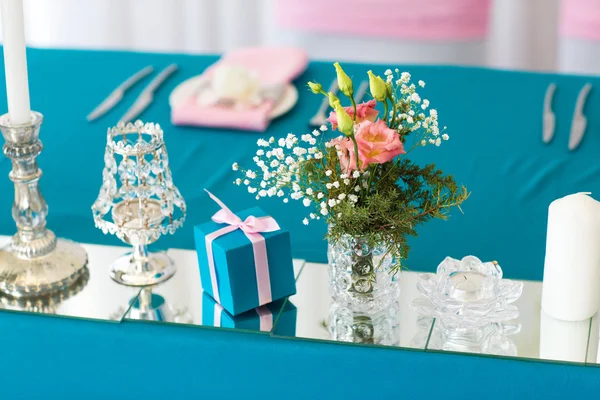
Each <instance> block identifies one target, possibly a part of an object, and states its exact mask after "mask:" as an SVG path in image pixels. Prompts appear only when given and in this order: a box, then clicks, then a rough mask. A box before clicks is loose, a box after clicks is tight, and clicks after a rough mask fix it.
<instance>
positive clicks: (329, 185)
mask: <svg viewBox="0 0 600 400" xmlns="http://www.w3.org/2000/svg"><path fill="white" fill-rule="evenodd" d="M325 187H326V188H327V189H331V188H332V187H333V185H332V184H331V183H326V184H325Z"/></svg>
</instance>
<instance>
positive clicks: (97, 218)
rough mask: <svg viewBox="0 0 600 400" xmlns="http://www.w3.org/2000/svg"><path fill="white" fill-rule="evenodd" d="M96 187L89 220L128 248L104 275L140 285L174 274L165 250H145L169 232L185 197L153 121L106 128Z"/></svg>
mask: <svg viewBox="0 0 600 400" xmlns="http://www.w3.org/2000/svg"><path fill="white" fill-rule="evenodd" d="M104 165H105V166H104V170H103V171H102V178H103V180H102V186H101V188H100V194H99V195H98V198H97V200H96V201H95V202H94V205H93V206H92V213H93V216H94V223H95V225H96V227H97V228H99V229H101V230H102V232H104V233H105V234H106V233H110V234H112V235H116V236H117V237H118V238H119V239H121V240H122V241H124V242H125V243H128V244H131V245H132V246H133V251H132V252H131V253H129V254H126V255H125V256H123V257H121V258H120V259H118V260H117V261H116V262H115V263H114V264H113V265H112V266H111V268H110V276H111V278H112V279H114V280H115V281H117V282H118V283H121V284H124V285H130V286H146V285H153V284H156V283H159V282H163V281H165V280H167V279H169V278H170V277H171V276H173V274H174V273H175V265H174V263H173V261H172V260H171V259H170V258H169V257H168V256H167V255H166V254H165V253H148V250H147V246H148V245H149V244H152V243H154V242H155V241H156V240H158V238H159V237H160V236H161V235H166V234H173V233H175V231H176V230H177V229H178V228H180V227H181V226H182V225H183V222H184V220H185V212H186V206H185V201H184V199H183V197H182V196H181V194H180V193H179V190H178V189H177V188H176V187H175V185H174V184H173V178H172V176H171V170H170V168H169V158H168V155H167V150H166V147H165V143H164V140H163V131H162V129H161V128H160V126H159V125H158V124H153V123H147V124H144V123H142V122H141V121H137V122H136V123H135V124H132V123H128V124H126V125H125V124H124V123H122V122H121V123H119V124H118V125H117V126H116V127H114V128H111V129H109V130H108V134H107V144H106V151H105V155H104Z"/></svg>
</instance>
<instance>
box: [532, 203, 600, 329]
mask: <svg viewBox="0 0 600 400" xmlns="http://www.w3.org/2000/svg"><path fill="white" fill-rule="evenodd" d="M542 308H543V309H544V311H546V313H547V314H548V315H549V316H551V317H554V318H557V319H561V320H565V321H581V320H584V319H587V318H590V317H591V316H592V315H594V314H595V313H596V311H598V309H599V308H600V203H599V202H597V201H596V200H594V199H593V198H591V197H590V196H588V193H577V194H572V195H570V196H566V197H563V198H562V199H558V200H555V201H553V202H552V204H550V207H549V208H548V234H547V237H546V261H545V265H544V285H543V289H542Z"/></svg>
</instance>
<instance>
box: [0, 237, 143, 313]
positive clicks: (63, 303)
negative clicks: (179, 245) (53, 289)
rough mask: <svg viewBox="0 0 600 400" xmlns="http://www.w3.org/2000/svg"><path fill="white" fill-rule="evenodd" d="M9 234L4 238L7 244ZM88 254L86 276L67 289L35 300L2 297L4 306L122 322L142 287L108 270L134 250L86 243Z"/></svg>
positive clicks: (1, 304)
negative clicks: (121, 280)
mask: <svg viewBox="0 0 600 400" xmlns="http://www.w3.org/2000/svg"><path fill="white" fill-rule="evenodd" d="M9 240H10V237H8V236H2V237H0V243H2V244H3V245H5V244H7V243H8V241H9ZM82 246H83V248H84V249H85V250H86V252H87V254H88V266H87V271H86V272H85V273H84V275H83V276H82V277H81V278H79V280H78V281H77V282H75V283H74V284H73V285H71V287H69V288H68V289H67V290H65V291H62V292H59V293H57V294H54V295H50V296H43V297H38V298H33V299H31V298H30V299H15V298H13V297H9V296H0V309H3V310H13V311H24V312H35V313H42V314H52V315H59V316H67V317H75V318H84V319H98V320H106V321H115V322H118V321H121V319H122V318H123V316H124V315H125V313H126V312H127V310H128V308H129V301H130V300H131V299H132V298H135V297H136V296H137V294H138V293H139V291H140V288H137V287H130V286H123V285H119V284H118V283H116V282H115V281H113V280H112V279H111V278H110V276H109V274H108V269H109V266H110V265H111V263H112V262H113V261H114V260H116V259H117V258H119V257H120V256H122V255H123V254H125V253H127V252H129V251H131V248H129V247H124V246H123V247H122V246H100V245H94V244H83V245H82Z"/></svg>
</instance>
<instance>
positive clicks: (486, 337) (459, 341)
mask: <svg viewBox="0 0 600 400" xmlns="http://www.w3.org/2000/svg"><path fill="white" fill-rule="evenodd" d="M520 330H521V326H520V325H519V324H486V325H483V326H480V327H476V328H473V327H466V328H463V327H460V328H457V327H455V326H447V325H445V324H444V322H443V321H441V320H436V322H435V325H434V327H433V331H432V332H431V336H430V338H429V342H428V344H427V349H428V350H446V351H456V352H464V353H478V354H493V355H502V356H516V355H517V346H516V345H515V344H514V343H513V341H512V340H510V339H509V338H508V337H507V336H509V335H514V334H517V333H519V332H520Z"/></svg>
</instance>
